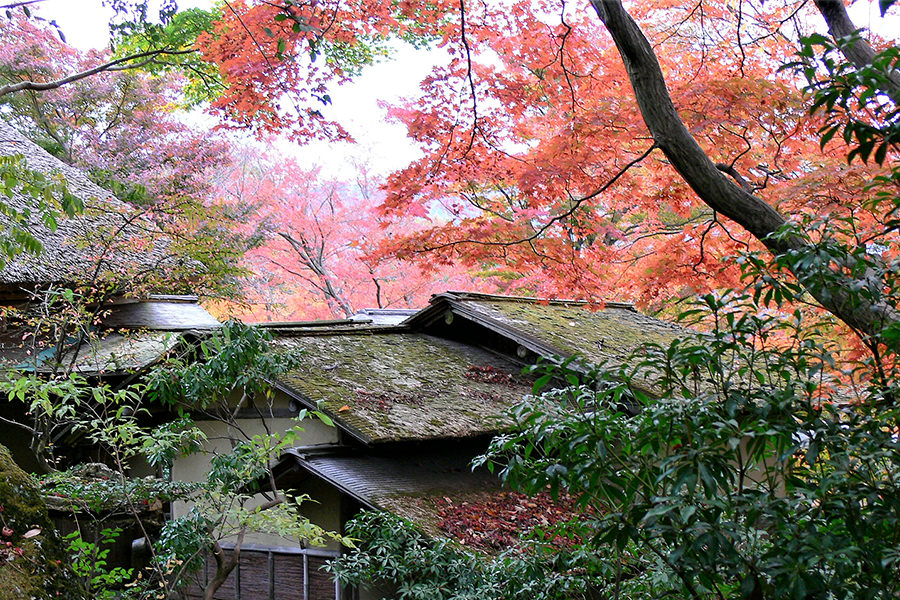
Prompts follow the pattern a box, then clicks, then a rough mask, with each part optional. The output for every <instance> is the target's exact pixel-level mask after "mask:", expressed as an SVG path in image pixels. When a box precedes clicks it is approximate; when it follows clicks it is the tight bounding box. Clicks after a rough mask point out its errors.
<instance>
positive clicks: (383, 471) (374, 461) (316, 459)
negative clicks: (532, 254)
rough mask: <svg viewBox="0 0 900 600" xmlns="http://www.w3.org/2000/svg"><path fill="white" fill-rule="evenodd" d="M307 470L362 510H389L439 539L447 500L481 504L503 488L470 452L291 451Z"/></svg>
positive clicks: (293, 456) (497, 479)
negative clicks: (477, 464) (475, 462)
mask: <svg viewBox="0 0 900 600" xmlns="http://www.w3.org/2000/svg"><path fill="white" fill-rule="evenodd" d="M290 458H291V459H293V460H296V461H297V463H298V464H299V465H300V466H301V467H302V468H303V469H305V470H306V471H308V472H310V473H313V474H315V475H316V476H317V477H320V478H321V479H323V480H325V481H327V482H329V483H330V484H332V485H333V486H335V487H336V488H338V489H339V490H341V491H342V492H344V493H345V494H348V495H349V496H351V497H352V498H354V499H355V500H357V501H358V502H359V503H360V504H362V505H363V506H366V507H368V508H374V509H379V510H388V511H390V512H392V513H394V514H396V515H399V516H401V517H404V518H406V519H409V520H411V521H414V522H416V523H418V524H419V525H421V526H422V527H423V529H425V531H426V532H428V533H429V534H430V535H439V534H440V529H439V523H440V515H439V507H440V506H441V505H442V502H441V501H442V500H444V499H449V498H452V499H453V501H454V502H457V503H462V502H466V501H476V500H482V499H484V498H487V497H490V496H492V495H494V494H497V492H499V491H500V490H501V489H502V484H501V482H500V479H499V478H498V477H496V476H495V475H491V474H490V473H489V472H488V471H487V470H486V469H483V468H481V469H476V470H474V471H473V470H472V467H471V465H470V464H469V463H470V461H471V454H470V453H467V452H463V453H459V452H456V453H453V452H448V451H447V450H446V449H438V450H436V451H435V450H421V449H417V450H414V451H413V450H410V451H408V452H407V453H406V454H403V455H399V454H394V455H390V454H385V455H373V454H349V455H340V454H332V455H327V454H326V455H316V454H308V455H307V454H305V453H303V452H302V451H297V450H293V451H290Z"/></svg>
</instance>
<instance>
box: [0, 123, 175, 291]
mask: <svg viewBox="0 0 900 600" xmlns="http://www.w3.org/2000/svg"><path fill="white" fill-rule="evenodd" d="M14 155H22V156H23V157H24V158H25V162H26V166H27V168H29V169H31V170H33V171H38V172H40V173H42V174H44V175H48V176H52V175H55V174H59V175H62V176H63V177H65V180H66V184H67V186H68V188H69V191H70V192H71V193H72V194H73V195H75V196H77V197H78V198H80V199H81V200H82V201H83V202H84V204H85V212H84V214H83V215H80V216H77V217H74V218H71V219H62V220H60V223H59V227H57V229H56V231H53V230H51V229H50V228H49V227H47V226H46V225H45V224H44V223H43V222H42V221H41V219H40V215H39V214H36V213H35V214H32V216H31V219H30V221H29V223H28V228H29V231H30V232H31V234H32V235H33V236H34V237H35V238H37V239H38V240H39V241H40V242H41V244H42V245H43V246H44V250H43V252H42V253H41V254H40V256H33V255H30V254H22V255H20V256H18V257H16V258H15V259H14V260H11V261H9V262H8V263H7V264H6V267H5V268H4V269H3V271H2V272H0V284H7V285H9V284H48V283H84V282H87V281H90V280H91V279H92V278H93V274H94V272H95V270H96V269H97V267H98V265H99V267H100V268H99V272H100V274H108V273H111V272H115V271H118V269H120V268H121V266H122V265H134V266H136V267H137V268H139V269H140V270H141V271H148V270H156V269H160V268H161V267H162V266H163V265H164V263H166V261H167V260H169V257H168V253H167V248H168V242H167V241H166V240H165V239H157V240H156V241H155V242H153V243H150V244H148V243H146V242H143V243H140V244H138V243H137V242H138V241H139V240H146V239H147V235H146V234H147V231H148V228H149V229H150V230H151V231H150V232H151V233H152V234H157V235H158V234H159V233H160V232H159V231H158V229H156V228H155V227H152V225H151V224H149V223H147V222H142V223H135V224H129V223H128V219H129V218H132V219H133V218H134V214H133V209H130V207H129V206H128V205H126V204H125V203H123V202H121V201H119V200H117V199H116V198H115V197H113V196H112V194H111V193H110V192H109V191H107V190H104V189H103V188H101V187H99V186H97V185H96V184H94V183H92V182H91V181H90V180H89V179H88V177H87V175H85V174H84V173H82V172H81V171H79V170H78V169H75V168H74V167H71V166H69V165H67V164H65V163H63V162H62V161H60V160H59V159H57V158H55V157H53V156H51V155H50V154H49V153H48V152H46V151H45V150H44V149H43V148H41V147H40V146H38V145H36V144H35V143H33V142H32V141H30V140H29V139H27V138H26V137H25V136H23V135H22V134H21V133H19V132H18V131H16V130H15V129H13V128H12V127H10V126H9V125H7V124H5V123H3V122H2V121H0V156H14ZM2 201H3V202H6V203H8V204H9V205H11V206H12V207H14V208H16V209H17V210H19V211H22V210H23V209H25V208H29V207H34V206H35V205H34V199H33V198H31V197H30V196H29V195H26V194H22V193H18V192H16V193H14V194H13V196H12V198H6V197H4V198H3V199H2ZM129 211H131V213H132V214H129ZM4 219H5V217H2V216H0V226H4V225H5V223H6V222H5V221H4ZM112 233H117V234H118V236H119V239H120V241H123V242H127V241H134V242H135V245H134V247H132V248H128V247H127V246H123V245H119V246H117V247H116V249H115V250H112V251H109V250H107V251H105V252H103V251H101V249H100V248H101V246H100V243H99V240H98V237H107V234H112Z"/></svg>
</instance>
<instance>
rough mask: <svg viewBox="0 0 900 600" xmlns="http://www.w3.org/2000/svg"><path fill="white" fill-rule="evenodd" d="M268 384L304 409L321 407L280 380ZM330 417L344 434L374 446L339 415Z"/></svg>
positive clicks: (270, 381) (366, 444)
mask: <svg viewBox="0 0 900 600" xmlns="http://www.w3.org/2000/svg"><path fill="white" fill-rule="evenodd" d="M267 383H268V384H269V385H271V386H272V387H273V388H274V389H276V390H278V391H279V392H281V393H283V394H285V395H286V396H287V397H288V398H290V399H291V400H295V401H297V402H299V403H300V404H302V405H303V406H304V407H306V408H308V409H309V410H319V407H318V405H317V404H316V402H314V401H313V400H312V399H310V398H309V397H307V396H306V394H303V393H301V392H299V391H297V390H296V389H294V388H293V387H292V386H290V385H288V384H286V383H284V382H282V381H278V380H269V381H268V382H267ZM330 416H331V417H332V420H333V421H334V424H335V426H336V427H338V428H339V429H340V430H341V431H343V432H344V433H346V434H347V435H349V436H350V437H352V438H353V439H355V440H356V441H358V442H359V443H361V444H364V445H365V446H371V445H372V440H371V439H369V438H367V437H366V436H365V435H363V433H362V432H361V431H359V430H358V429H356V428H355V427H351V426H349V425H347V423H346V422H344V420H343V419H341V418H340V416H339V415H336V414H331V415H330Z"/></svg>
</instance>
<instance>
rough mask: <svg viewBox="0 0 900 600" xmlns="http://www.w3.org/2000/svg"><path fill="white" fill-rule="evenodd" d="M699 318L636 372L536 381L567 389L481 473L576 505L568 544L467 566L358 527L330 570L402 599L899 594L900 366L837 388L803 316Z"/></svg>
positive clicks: (389, 523)
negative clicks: (651, 388)
mask: <svg viewBox="0 0 900 600" xmlns="http://www.w3.org/2000/svg"><path fill="white" fill-rule="evenodd" d="M698 310H700V311H702V312H703V313H704V315H705V316H706V317H707V318H709V319H711V320H712V323H713V328H712V331H711V332H710V333H704V334H697V335H696V336H695V337H687V338H684V339H680V340H677V341H675V342H673V343H672V344H671V345H670V346H667V347H660V346H648V347H647V348H646V349H645V350H644V351H643V352H642V353H641V354H640V355H637V356H634V357H633V359H634V362H633V365H635V366H634V367H633V368H632V369H631V370H628V371H622V372H616V373H611V372H607V371H604V370H602V369H599V370H593V371H590V372H587V373H585V372H584V370H579V371H575V370H572V367H573V365H571V364H569V365H562V366H547V367H540V368H541V369H543V370H546V372H547V373H548V374H551V375H552V376H553V377H554V378H555V380H556V381H558V382H562V381H565V380H566V379H567V378H568V376H570V375H576V376H577V377H579V379H580V380H581V382H580V383H579V384H578V385H575V386H568V387H563V388H561V389H550V390H548V391H543V392H542V393H539V394H536V395H534V396H532V397H530V398H528V399H526V400H525V401H524V402H523V403H522V404H520V405H519V406H518V407H516V408H515V409H514V410H513V416H514V417H515V421H516V423H517V427H516V428H515V431H513V432H510V433H508V434H506V435H501V436H499V437H497V438H495V440H494V441H493V443H492V444H491V446H490V449H489V450H488V452H487V453H486V455H485V456H482V457H481V458H479V459H477V461H476V462H477V463H479V464H481V463H484V464H487V465H489V467H491V468H493V469H497V470H498V472H499V474H500V475H501V476H502V478H503V479H504V481H505V482H506V483H507V484H509V485H510V486H511V487H513V488H514V489H517V490H522V491H526V492H529V493H538V492H541V491H543V490H546V489H550V490H551V491H552V492H554V493H555V492H557V491H558V490H562V489H565V490H567V491H568V492H569V493H570V494H572V495H574V496H576V497H577V498H578V507H579V510H577V511H575V513H574V514H573V520H572V521H571V522H570V523H568V524H566V525H565V526H564V527H562V529H561V530H560V532H559V534H558V535H563V536H565V537H566V539H569V540H573V543H571V544H569V545H563V546H562V547H560V546H559V544H553V545H551V544H549V543H544V542H541V541H540V540H541V539H543V538H542V537H541V536H534V538H533V539H532V540H531V541H529V542H528V543H526V544H522V545H520V546H519V547H515V548H510V549H508V550H507V551H505V552H504V553H502V554H500V555H499V556H496V557H492V558H485V557H481V558H480V559H479V557H478V556H477V555H476V554H474V553H472V552H470V551H469V550H467V549H465V548H463V547H461V546H458V545H454V544H452V543H451V542H447V541H437V542H426V541H425V540H424V538H423V537H422V536H418V537H417V535H416V534H415V532H413V531H411V530H410V529H409V526H404V525H402V524H401V523H398V522H397V521H396V520H394V519H392V518H390V517H384V516H378V515H367V516H364V517H362V518H360V519H359V520H358V521H357V522H356V524H355V526H354V527H355V528H354V530H353V535H354V536H355V537H359V538H361V539H363V540H366V544H365V545H363V546H362V547H361V548H360V549H359V550H358V551H356V552H355V553H353V554H351V555H350V556H349V557H347V558H343V559H341V560H340V561H337V562H335V563H333V564H332V568H333V569H334V570H335V571H336V573H337V574H338V575H339V576H340V578H341V580H342V581H345V582H352V583H358V584H365V582H366V581H367V580H369V579H371V580H373V581H376V582H378V581H381V582H388V583H390V584H393V585H395V586H398V590H399V592H398V596H397V597H400V598H404V599H406V598H408V599H413V598H453V599H461V598H522V597H526V596H523V595H521V591H522V590H523V589H529V590H530V591H529V594H528V596H527V597H529V598H532V597H534V598H572V597H597V598H613V597H617V598H659V597H665V596H673V597H688V598H895V597H896V596H897V594H898V593H900V546H898V544H900V479H898V466H900V441H898V439H897V424H898V419H900V413H898V409H897V407H896V406H895V405H894V404H893V403H887V402H885V399H886V398H890V397H893V395H894V394H895V392H896V389H895V387H896V383H897V377H896V371H895V370H894V369H893V368H891V369H889V370H888V372H887V379H886V380H883V379H873V380H871V381H870V384H869V385H868V387H862V388H860V387H858V386H856V385H853V384H851V383H850V381H849V380H848V379H846V378H845V373H844V372H843V371H842V369H841V368H840V367H841V366H846V365H842V364H841V356H840V354H839V353H837V352H836V350H837V348H836V347H835V345H834V344H833V343H832V342H831V341H830V338H829V336H828V335H826V333H827V332H826V330H824V329H822V328H821V327H819V326H816V325H807V323H806V320H805V318H804V316H803V315H802V314H801V313H800V312H799V311H798V312H797V313H795V314H793V315H791V316H789V317H786V318H785V317H781V316H775V315H769V314H767V311H766V310H765V308H764V307H763V306H761V305H760V304H758V303H756V302H754V300H753V299H752V297H746V296H730V295H729V296H725V297H714V296H707V297H705V298H704V303H703V305H702V306H701V307H699V308H698ZM891 358H893V355H891ZM836 367H837V368H836ZM637 376H643V377H644V378H648V377H649V378H652V379H653V380H654V381H655V387H656V389H658V390H659V391H660V392H661V395H660V397H658V398H652V397H649V396H647V395H645V394H642V393H641V392H640V391H638V390H637V389H636V388H635V387H634V386H632V385H630V382H631V381H632V380H633V379H635V377H637ZM885 382H887V383H888V385H890V386H891V387H889V388H885V387H884V383H885ZM454 573H457V575H453V574H454ZM513 582H516V583H515V584H514V585H513ZM522 582H524V583H522ZM523 585H527V586H531V587H530V588H526V587H522V586H523ZM573 594H574V595H573Z"/></svg>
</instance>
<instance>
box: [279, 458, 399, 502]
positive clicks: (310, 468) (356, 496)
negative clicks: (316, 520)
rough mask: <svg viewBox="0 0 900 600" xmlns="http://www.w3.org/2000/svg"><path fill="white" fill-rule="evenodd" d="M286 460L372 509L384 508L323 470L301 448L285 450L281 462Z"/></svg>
mask: <svg viewBox="0 0 900 600" xmlns="http://www.w3.org/2000/svg"><path fill="white" fill-rule="evenodd" d="M286 460H293V461H294V462H296V463H297V464H298V465H300V466H301V467H302V468H304V469H306V470H307V472H309V473H312V474H313V475H315V476H316V477H318V478H319V479H321V480H322V481H325V482H327V483H329V484H331V485H333V486H334V487H335V488H337V489H338V490H339V491H340V492H341V493H343V494H347V495H348V496H350V497H351V498H353V499H354V500H356V501H357V502H359V503H360V504H362V505H363V506H365V507H366V508H368V509H370V510H384V509H383V508H382V507H380V506H377V505H375V504H374V503H372V501H371V500H369V499H368V498H364V497H363V496H362V495H360V494H358V493H357V492H355V491H354V490H352V489H350V488H349V487H347V486H346V485H344V484H343V483H341V482H340V481H338V480H337V479H335V478H334V477H331V476H329V474H328V473H325V472H323V471H322V470H320V469H317V468H316V466H315V465H314V464H313V463H311V462H309V461H308V460H306V457H305V455H304V453H303V452H301V451H300V450H299V449H297V448H289V449H287V450H285V451H284V454H282V458H281V461H279V462H283V461H286Z"/></svg>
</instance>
